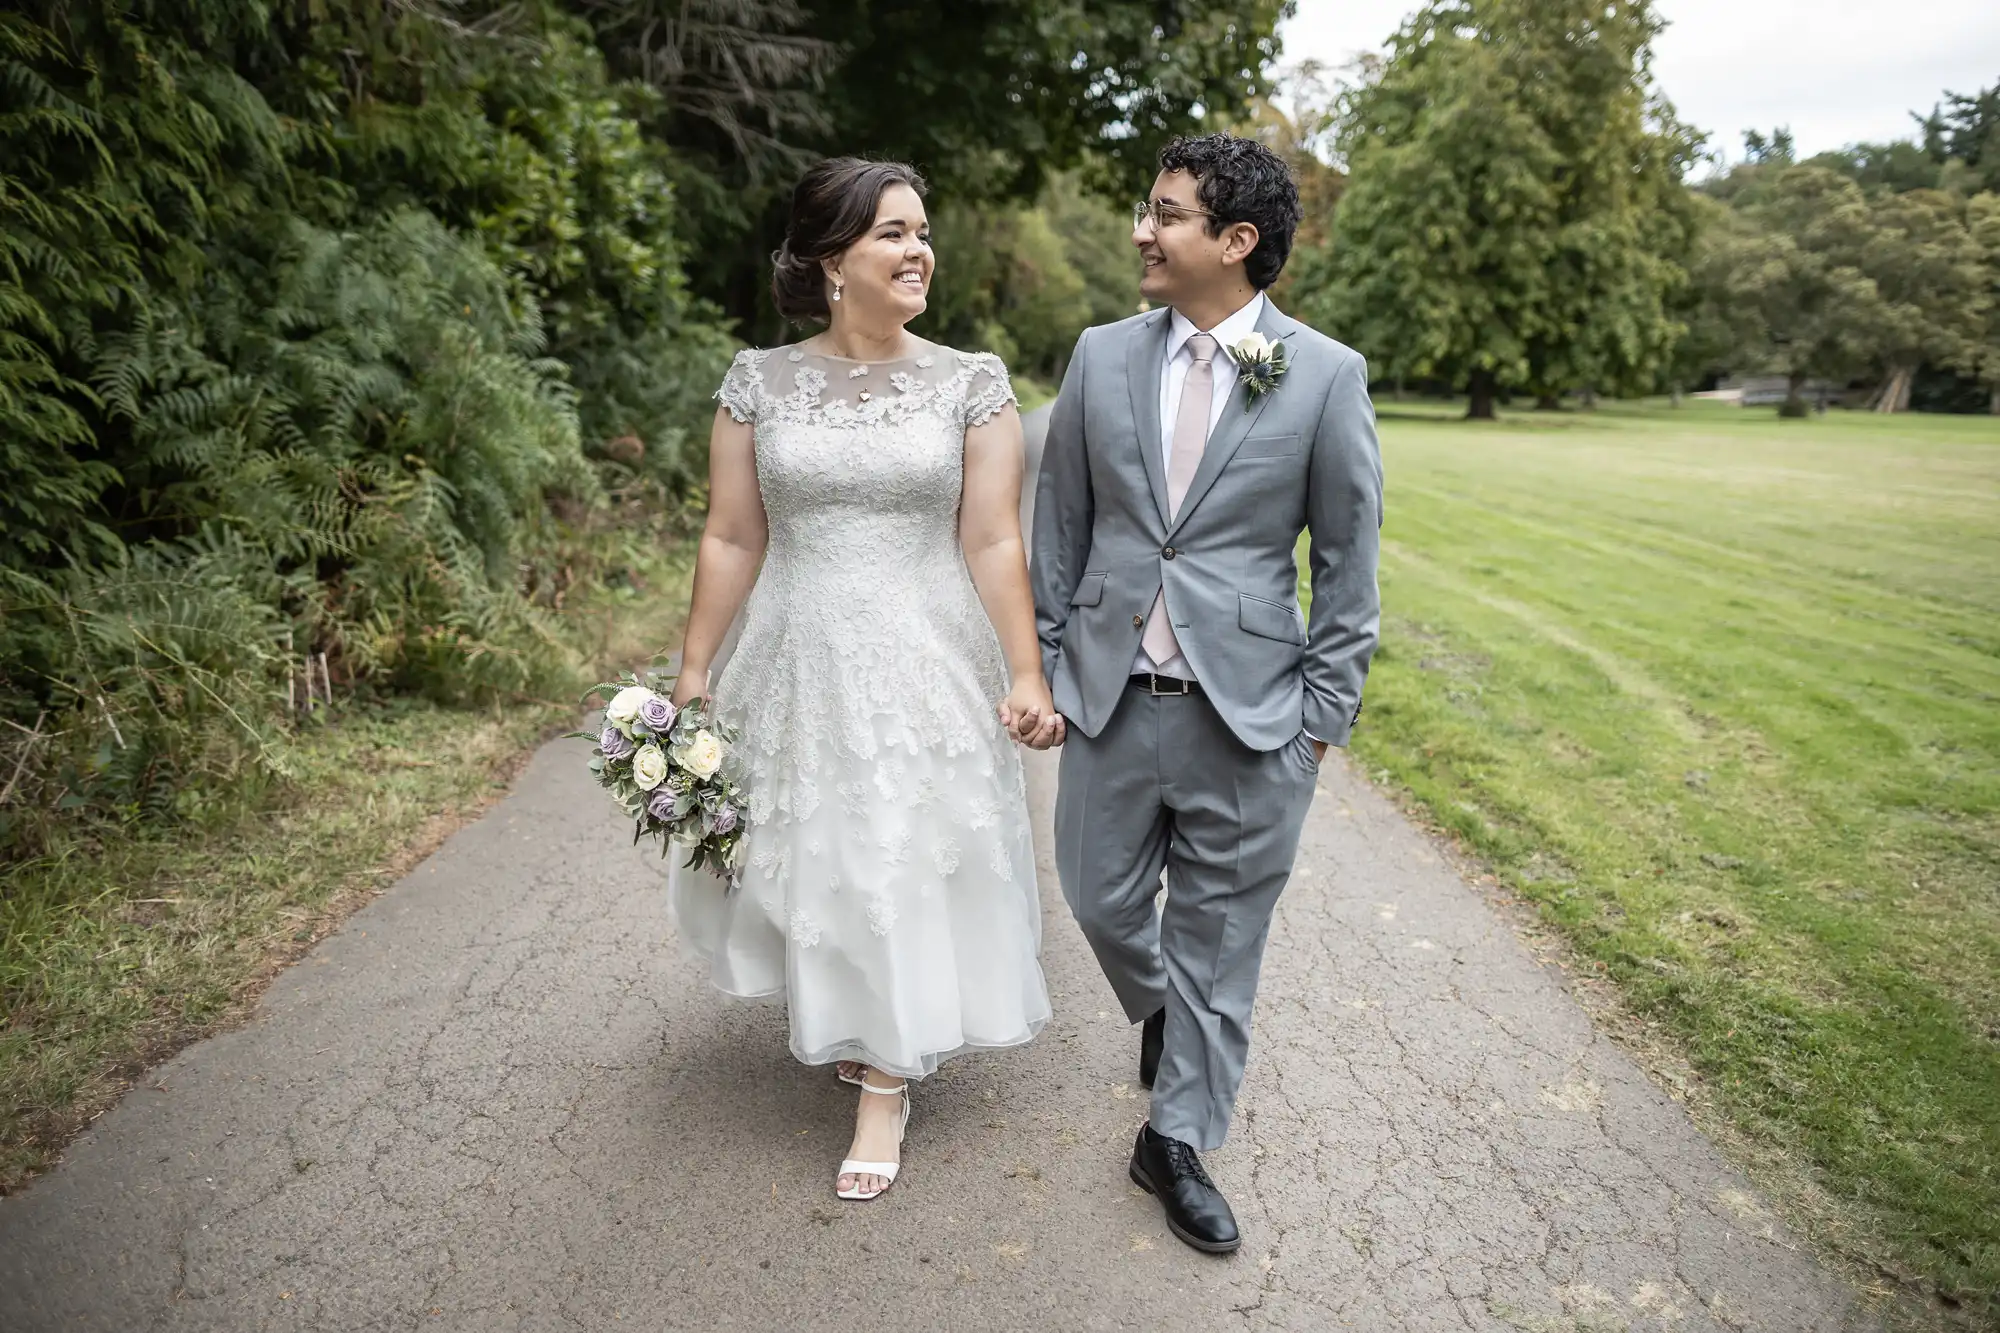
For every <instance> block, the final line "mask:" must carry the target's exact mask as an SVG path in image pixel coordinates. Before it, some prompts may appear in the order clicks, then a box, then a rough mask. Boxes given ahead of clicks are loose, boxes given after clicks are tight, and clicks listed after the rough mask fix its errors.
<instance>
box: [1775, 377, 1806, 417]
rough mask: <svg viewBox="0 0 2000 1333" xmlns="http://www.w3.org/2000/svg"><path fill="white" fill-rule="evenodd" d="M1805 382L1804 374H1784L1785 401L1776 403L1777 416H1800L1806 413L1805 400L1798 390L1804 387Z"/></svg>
mask: <svg viewBox="0 0 2000 1333" xmlns="http://www.w3.org/2000/svg"><path fill="white" fill-rule="evenodd" d="M1805 383H1806V377H1805V376H1804V375H1796V374H1795V375H1787V376H1785V401H1784V402H1782V403H1779V404H1778V415H1779V416H1781V417H1802V416H1804V415H1806V413H1807V411H1808V409H1807V407H1806V400H1805V397H1804V395H1803V394H1801V393H1800V390H1801V389H1803V388H1804V387H1805Z"/></svg>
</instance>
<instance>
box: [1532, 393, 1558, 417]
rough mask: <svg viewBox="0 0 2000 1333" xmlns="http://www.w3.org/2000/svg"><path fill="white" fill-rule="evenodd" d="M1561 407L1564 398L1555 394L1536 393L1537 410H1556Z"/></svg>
mask: <svg viewBox="0 0 2000 1333" xmlns="http://www.w3.org/2000/svg"><path fill="white" fill-rule="evenodd" d="M1561 407H1562V399H1561V398H1559V397H1557V396H1556V395H1555V394H1552V393H1538V394H1536V395H1535V410H1536V411H1537V412H1554V411H1556V410H1558V409H1560V408H1561Z"/></svg>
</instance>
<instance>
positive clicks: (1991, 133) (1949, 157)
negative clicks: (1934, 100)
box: [1921, 83, 2000, 190]
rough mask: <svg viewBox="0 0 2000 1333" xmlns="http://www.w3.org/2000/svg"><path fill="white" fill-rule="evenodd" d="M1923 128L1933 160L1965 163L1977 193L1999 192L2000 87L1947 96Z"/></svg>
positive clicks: (1924, 120) (1926, 144) (1927, 149)
mask: <svg viewBox="0 0 2000 1333" xmlns="http://www.w3.org/2000/svg"><path fill="white" fill-rule="evenodd" d="M1921 124H1922V125H1923V132H1924V148H1925V150H1926V151H1927V152H1929V153H1930V155H1931V156H1932V157H1933V158H1934V159H1936V160H1937V161H1939V162H1945V163H1949V162H1962V163H1964V164H1965V168H1966V170H1967V171H1969V172H1970V173H1971V175H1972V179H1973V188H1974V189H1977V190H2000V83H1996V84H1995V85H1994V86H1993V87H1991V88H1982V89H1980V90H1979V91H1978V92H1976V93H1972V94H1970V95H1967V94H1964V93H1946V94H1945V95H1944V102H1943V104H1942V105H1940V106H1937V107H1935V108H1933V109H1932V111H1931V113H1930V115H1928V116H1926V117H1924V119H1923V120H1922V122H1921Z"/></svg>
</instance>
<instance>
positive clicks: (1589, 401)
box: [1577, 384, 1597, 412]
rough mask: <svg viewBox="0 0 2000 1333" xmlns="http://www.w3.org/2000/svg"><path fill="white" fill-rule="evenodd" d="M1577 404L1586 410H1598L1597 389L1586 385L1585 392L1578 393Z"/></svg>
mask: <svg viewBox="0 0 2000 1333" xmlns="http://www.w3.org/2000/svg"><path fill="white" fill-rule="evenodd" d="M1577 406H1578V407H1581V408H1582V409H1583V410H1584V411H1586V412H1595V411H1596V410H1597V390H1596V389H1594V388H1592V387H1591V386H1590V385H1588V384H1586V385H1584V386H1583V392H1582V393H1580V394H1579V395H1577Z"/></svg>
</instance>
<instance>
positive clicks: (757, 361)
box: [715, 347, 770, 422]
mask: <svg viewBox="0 0 2000 1333" xmlns="http://www.w3.org/2000/svg"><path fill="white" fill-rule="evenodd" d="M769 355H770V353H769V352H768V351H760V350H758V349H757V348H754V347H746V348H744V349H743V350H742V351H740V352H738V353H737V354H736V359H735V360H734V361H732V362H730V364H729V373H728V374H727V375H724V376H723V377H722V387H721V388H720V389H717V390H716V391H715V401H716V402H718V403H721V404H722V405H723V406H724V407H726V408H728V409H729V415H730V416H732V417H735V418H736V419H737V420H738V421H744V422H749V421H755V420H756V419H757V402H758V400H759V399H761V398H762V397H763V396H764V358H765V357H767V356H769Z"/></svg>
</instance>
